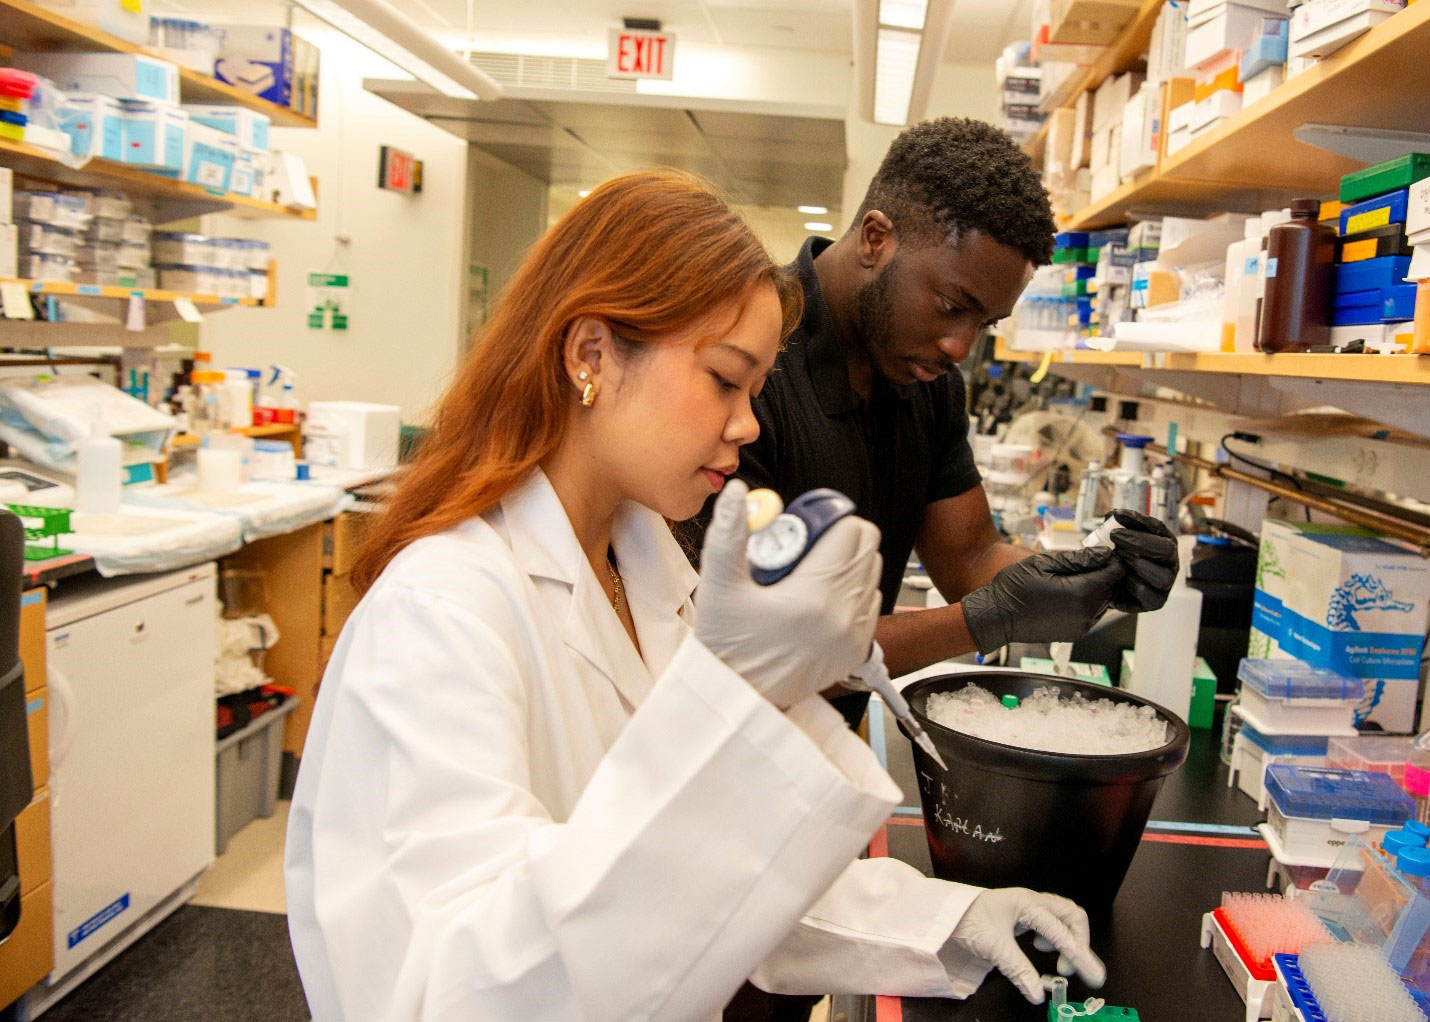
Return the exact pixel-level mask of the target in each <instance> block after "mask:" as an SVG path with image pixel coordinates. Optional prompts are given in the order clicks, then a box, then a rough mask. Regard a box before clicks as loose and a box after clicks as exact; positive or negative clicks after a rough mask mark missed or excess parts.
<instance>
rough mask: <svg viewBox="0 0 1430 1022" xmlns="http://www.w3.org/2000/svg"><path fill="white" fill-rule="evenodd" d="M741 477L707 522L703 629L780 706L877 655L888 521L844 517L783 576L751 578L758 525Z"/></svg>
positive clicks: (700, 598)
mask: <svg viewBox="0 0 1430 1022" xmlns="http://www.w3.org/2000/svg"><path fill="white" fill-rule="evenodd" d="M748 492H749V488H748V487H747V486H746V485H745V484H744V483H743V482H741V481H740V480H738V479H731V480H730V481H729V482H728V483H726V484H725V489H724V490H723V491H722V492H721V494H720V497H719V499H718V500H717V501H716V502H715V511H714V515H713V516H712V517H711V519H710V526H709V528H707V529H706V530H705V547H704V549H703V550H702V551H701V554H700V586H699V588H698V589H696V591H695V636H696V638H698V639H699V640H700V641H701V642H703V643H704V644H705V646H706V648H707V649H709V650H710V652H712V653H714V654H715V655H716V656H717V657H719V658H720V659H721V660H722V661H724V663H725V665H726V666H727V667H729V668H730V669H731V670H732V671H734V672H735V673H736V674H738V675H740V676H741V677H743V678H744V679H745V680H746V681H748V682H749V683H750V684H751V685H753V686H754V687H755V688H756V689H757V690H758V691H759V692H760V693H761V694H762V695H764V697H765V698H766V699H768V700H769V701H770V702H772V703H774V704H775V705H776V706H778V707H779V708H780V709H782V710H784V709H788V708H789V707H791V706H793V705H794V704H795V703H798V702H800V701H801V700H803V699H805V698H807V697H808V696H811V695H814V694H816V693H818V692H822V691H823V690H824V689H826V688H828V687H829V686H831V685H833V684H835V683H837V682H841V681H843V680H844V679H845V678H848V677H849V676H850V675H851V674H853V673H854V672H855V671H857V670H858V669H859V668H860V667H862V666H863V665H864V661H866V660H867V659H868V658H869V644H870V643H871V642H873V641H874V626H875V624H877V623H878V620H879V604H880V596H879V573H880V572H881V571H882V570H883V560H882V558H880V556H879V530H878V529H877V528H875V527H874V526H873V525H871V524H870V523H869V522H866V521H864V520H863V519H862V518H856V517H854V516H852V515H851V516H849V517H847V518H844V519H842V520H840V521H838V522H836V523H835V524H834V525H833V526H832V527H831V528H830V529H829V530H828V531H827V532H825V533H824V535H823V536H821V537H820V539H819V541H818V542H817V543H816V544H815V545H814V548H813V549H812V550H810V551H809V553H807V554H806V555H805V557H804V560H802V561H800V563H799V566H798V567H796V568H795V569H794V571H792V572H790V574H788V575H786V576H785V577H784V578H782V579H780V580H779V581H778V582H776V583H775V584H774V585H770V586H762V585H757V584H756V583H755V580H754V579H752V578H751V577H750V564H749V561H748V559H747V557H748V555H747V553H746V546H747V544H748V542H749V526H748V524H747V523H746V518H745V494H746V493H748Z"/></svg>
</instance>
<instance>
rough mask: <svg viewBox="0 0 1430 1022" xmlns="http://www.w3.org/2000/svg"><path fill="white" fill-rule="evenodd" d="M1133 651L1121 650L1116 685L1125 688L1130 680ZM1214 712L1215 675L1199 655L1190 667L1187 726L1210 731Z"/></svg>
mask: <svg viewBox="0 0 1430 1022" xmlns="http://www.w3.org/2000/svg"><path fill="white" fill-rule="evenodd" d="M1133 655H1134V654H1133V651H1132V650H1130V649H1124V650H1123V651H1122V674H1121V676H1120V677H1119V678H1118V686H1119V687H1121V688H1126V687H1127V686H1128V685H1129V684H1130V683H1131V681H1132V663H1133ZM1215 712H1216V675H1215V674H1213V673H1212V669H1211V667H1210V666H1209V665H1208V664H1207V662H1206V661H1205V660H1203V659H1202V658H1201V657H1197V662H1196V666H1194V667H1193V668H1192V705H1191V708H1190V709H1189V710H1188V711H1187V727H1193V728H1198V729H1200V730H1202V731H1210V730H1211V727H1212V715H1213V714H1214V713H1215Z"/></svg>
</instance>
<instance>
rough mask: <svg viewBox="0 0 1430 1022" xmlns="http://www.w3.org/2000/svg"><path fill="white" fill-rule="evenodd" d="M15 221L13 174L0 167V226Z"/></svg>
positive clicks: (8, 169)
mask: <svg viewBox="0 0 1430 1022" xmlns="http://www.w3.org/2000/svg"><path fill="white" fill-rule="evenodd" d="M14 221H15V172H14V171H13V170H11V169H10V168H9V167H0V224H9V223H14Z"/></svg>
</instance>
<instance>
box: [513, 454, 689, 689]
mask: <svg viewBox="0 0 1430 1022" xmlns="http://www.w3.org/2000/svg"><path fill="white" fill-rule="evenodd" d="M501 510H502V517H503V520H504V524H505V526H506V532H507V537H508V541H509V542H510V544H511V550H512V554H513V555H514V556H515V557H516V560H517V563H518V564H520V565H521V567H522V569H523V570H524V571H525V572H526V573H527V574H528V575H530V576H531V577H532V578H534V579H542V578H544V579H550V580H554V581H557V582H560V583H564V584H565V585H566V586H568V587H570V588H569V590H568V591H569V593H570V604H569V606H568V607H567V609H566V613H565V619H564V620H563V622H562V640H563V641H564V642H565V643H566V645H567V646H568V647H569V648H570V649H571V650H572V651H573V652H575V653H578V654H579V655H580V656H582V657H583V658H585V659H586V660H587V661H589V662H590V663H591V664H592V666H594V667H595V668H596V669H597V670H599V671H600V672H601V673H602V674H603V675H605V676H606V677H607V678H608V679H609V680H610V681H611V683H612V684H613V685H615V687H616V688H617V689H618V690H619V691H620V693H621V695H622V696H623V697H624V698H625V700H626V701H627V702H628V703H629V704H630V705H631V707H632V708H634V707H637V706H639V705H640V704H641V703H642V702H644V701H645V697H646V695H648V694H649V692H650V687H651V684H652V678H653V677H654V676H657V675H659V673H660V672H661V671H662V670H663V669H664V667H665V664H666V663H667V662H668V661H669V659H670V657H671V656H673V655H674V653H675V650H676V648H677V647H678V646H679V644H680V641H681V640H682V639H683V638H684V633H685V631H686V630H687V625H686V624H685V623H684V622H683V621H682V620H681V617H680V613H681V609H682V607H684V605H685V603H686V602H687V601H688V600H689V598H690V594H691V593H692V592H693V591H694V589H695V583H696V581H697V580H698V578H699V576H698V575H697V574H696V572H695V571H694V569H693V568H691V566H690V562H689V561H688V560H687V559H686V557H685V554H684V553H683V552H682V550H681V548H680V544H679V543H678V542H677V541H676V539H675V537H674V536H673V535H672V534H671V531H670V528H669V526H668V525H667V524H666V521H665V519H663V518H662V517H661V516H660V515H658V514H656V513H655V512H654V511H652V510H650V509H649V508H646V507H642V506H641V505H639V504H635V503H627V504H623V505H622V506H621V508H620V509H619V510H618V511H617V513H616V520H615V523H614V527H613V530H612V536H611V545H612V546H613V547H614V548H615V552H616V562H617V564H618V565H619V567H620V572H621V578H622V581H623V583H624V585H625V591H626V598H627V600H628V601H629V603H630V608H631V616H632V619H633V620H634V621H635V625H636V634H637V635H638V636H639V637H640V640H641V651H642V653H643V654H644V661H642V657H640V656H637V655H636V651H635V648H634V647H633V646H631V644H630V639H629V638H628V637H627V636H626V634H625V631H624V629H622V627H621V625H620V621H619V620H618V619H617V618H616V616H615V614H614V613H612V612H611V608H610V604H609V603H608V601H607V599H606V594H605V590H604V589H602V588H601V585H600V583H599V582H598V581H597V580H596V577H595V574H594V572H592V570H591V567H590V564H589V562H588V561H587V560H586V555H585V553H584V551H582V549H581V545H580V543H579V542H577V540H576V533H575V531H574V530H573V529H572V528H571V521H570V519H569V518H568V517H567V515H566V509H565V508H564V507H563V506H562V504H561V500H560V498H559V497H558V496H557V495H556V491H555V489H554V488H552V486H551V483H550V481H549V480H548V479H547V478H546V474H545V473H544V472H542V471H541V470H540V469H536V470H534V471H533V472H532V474H531V477H530V478H529V479H527V480H526V481H525V482H524V483H522V484H521V485H520V486H518V487H517V488H516V489H514V490H512V491H511V492H510V493H509V494H507V496H506V497H504V498H503V499H502V501H501Z"/></svg>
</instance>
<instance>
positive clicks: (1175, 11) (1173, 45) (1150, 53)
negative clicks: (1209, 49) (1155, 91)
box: [1147, 0, 1187, 85]
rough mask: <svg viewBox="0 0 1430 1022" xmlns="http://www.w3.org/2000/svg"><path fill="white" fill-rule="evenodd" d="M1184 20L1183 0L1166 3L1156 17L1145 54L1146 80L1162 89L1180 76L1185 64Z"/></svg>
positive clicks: (1185, 22) (1185, 32)
mask: <svg viewBox="0 0 1430 1022" xmlns="http://www.w3.org/2000/svg"><path fill="white" fill-rule="evenodd" d="M1186 53H1187V18H1186V5H1185V3H1183V2H1182V0H1167V2H1166V3H1165V4H1163V6H1162V12H1161V13H1160V14H1158V15H1157V24H1156V25H1155V26H1154V27H1153V29H1152V41H1151V44H1150V45H1149V47H1148V50H1147V80H1148V81H1149V82H1152V83H1153V84H1154V85H1161V84H1162V83H1163V82H1166V81H1167V80H1168V79H1170V78H1172V77H1173V76H1174V75H1177V74H1180V73H1181V70H1182V68H1183V67H1184V66H1185V64H1186Z"/></svg>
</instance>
